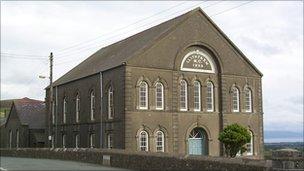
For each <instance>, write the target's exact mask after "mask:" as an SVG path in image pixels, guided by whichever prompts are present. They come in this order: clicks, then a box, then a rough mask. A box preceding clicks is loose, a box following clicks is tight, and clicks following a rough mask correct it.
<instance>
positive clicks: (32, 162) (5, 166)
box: [0, 156, 127, 171]
mask: <svg viewBox="0 0 304 171" xmlns="http://www.w3.org/2000/svg"><path fill="white" fill-rule="evenodd" d="M0 159H1V160H0V164H1V165H0V170H1V171H10V170H113V171H114V170H116V171H127V170H126V169H120V168H113V167H105V166H101V165H96V164H90V163H81V162H74V161H62V160H50V159H34V158H16V157H2V156H1V157H0Z"/></svg>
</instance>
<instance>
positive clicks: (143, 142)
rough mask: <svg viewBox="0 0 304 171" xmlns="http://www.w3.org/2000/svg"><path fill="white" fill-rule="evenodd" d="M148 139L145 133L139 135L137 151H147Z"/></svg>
mask: <svg viewBox="0 0 304 171" xmlns="http://www.w3.org/2000/svg"><path fill="white" fill-rule="evenodd" d="M148 142H149V137H148V133H147V132H146V131H141V132H140V133H139V149H140V151H148Z"/></svg>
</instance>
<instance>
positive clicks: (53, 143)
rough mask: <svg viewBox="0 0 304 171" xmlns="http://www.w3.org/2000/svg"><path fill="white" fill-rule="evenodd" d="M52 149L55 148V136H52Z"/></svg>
mask: <svg viewBox="0 0 304 171" xmlns="http://www.w3.org/2000/svg"><path fill="white" fill-rule="evenodd" d="M52 148H55V136H54V135H52Z"/></svg>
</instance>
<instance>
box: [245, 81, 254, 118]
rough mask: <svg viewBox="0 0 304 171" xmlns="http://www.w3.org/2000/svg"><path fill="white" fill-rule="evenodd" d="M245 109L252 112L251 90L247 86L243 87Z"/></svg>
mask: <svg viewBox="0 0 304 171" xmlns="http://www.w3.org/2000/svg"><path fill="white" fill-rule="evenodd" d="M245 111H246V112H252V92H251V90H250V89H249V88H248V87H246V88H245Z"/></svg>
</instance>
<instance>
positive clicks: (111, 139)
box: [107, 134, 113, 148]
mask: <svg viewBox="0 0 304 171" xmlns="http://www.w3.org/2000/svg"><path fill="white" fill-rule="evenodd" d="M107 139H108V148H113V136H112V134H108V138H107Z"/></svg>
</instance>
